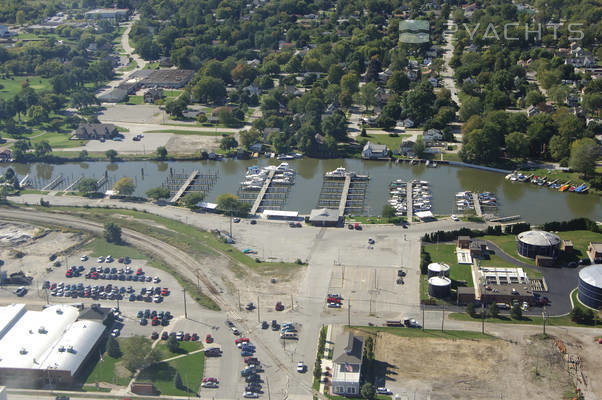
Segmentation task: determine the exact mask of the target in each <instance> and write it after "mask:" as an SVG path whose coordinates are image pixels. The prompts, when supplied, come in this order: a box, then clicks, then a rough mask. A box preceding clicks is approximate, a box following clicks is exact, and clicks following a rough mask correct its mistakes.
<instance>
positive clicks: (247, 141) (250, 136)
mask: <svg viewBox="0 0 602 400" xmlns="http://www.w3.org/2000/svg"><path fill="white" fill-rule="evenodd" d="M239 137H240V144H241V145H242V146H243V147H244V148H249V146H252V145H254V144H255V143H260V142H261V141H262V139H263V135H262V134H261V132H259V130H258V129H256V128H251V129H249V130H248V131H247V130H244V131H241V132H240V133H239Z"/></svg>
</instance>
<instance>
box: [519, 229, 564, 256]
mask: <svg viewBox="0 0 602 400" xmlns="http://www.w3.org/2000/svg"><path fill="white" fill-rule="evenodd" d="M517 239H518V240H517V251H518V254H520V255H521V256H523V257H527V258H533V259H535V257H537V256H547V257H553V258H556V257H558V253H559V251H560V238H559V237H558V236H557V235H555V234H553V233H550V232H545V231H526V232H523V233H521V234H519V235H518V237H517Z"/></svg>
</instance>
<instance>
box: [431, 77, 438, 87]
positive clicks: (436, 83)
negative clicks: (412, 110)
mask: <svg viewBox="0 0 602 400" xmlns="http://www.w3.org/2000/svg"><path fill="white" fill-rule="evenodd" d="M429 83H430V84H431V85H433V87H434V88H436V87H437V86H439V81H438V80H437V78H429Z"/></svg>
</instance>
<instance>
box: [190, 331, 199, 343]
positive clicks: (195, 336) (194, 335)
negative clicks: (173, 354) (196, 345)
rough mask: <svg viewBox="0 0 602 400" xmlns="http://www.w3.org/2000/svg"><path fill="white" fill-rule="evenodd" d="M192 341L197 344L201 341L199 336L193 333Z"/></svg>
mask: <svg viewBox="0 0 602 400" xmlns="http://www.w3.org/2000/svg"><path fill="white" fill-rule="evenodd" d="M190 340H192V341H193V342H196V341H197V340H199V335H197V334H196V333H193V334H192V335H190Z"/></svg>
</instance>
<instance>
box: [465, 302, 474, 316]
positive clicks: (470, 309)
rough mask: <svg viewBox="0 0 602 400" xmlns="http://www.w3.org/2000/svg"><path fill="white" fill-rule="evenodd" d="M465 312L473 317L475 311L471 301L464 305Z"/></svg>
mask: <svg viewBox="0 0 602 400" xmlns="http://www.w3.org/2000/svg"><path fill="white" fill-rule="evenodd" d="M466 314H468V315H470V316H471V317H473V318H474V317H476V315H477V313H476V311H475V308H474V303H473V302H470V303H468V305H467V306H466Z"/></svg>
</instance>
